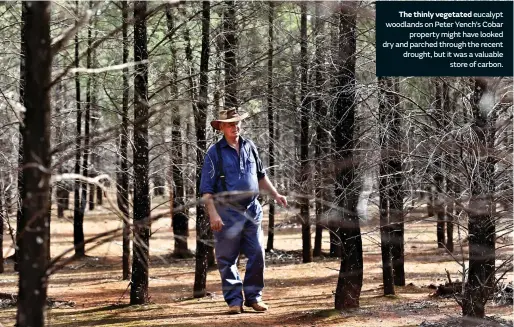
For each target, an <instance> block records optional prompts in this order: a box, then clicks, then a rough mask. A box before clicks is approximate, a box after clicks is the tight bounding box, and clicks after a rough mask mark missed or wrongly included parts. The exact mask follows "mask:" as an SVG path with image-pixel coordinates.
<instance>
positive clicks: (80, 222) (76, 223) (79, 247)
mask: <svg viewBox="0 0 514 327" xmlns="http://www.w3.org/2000/svg"><path fill="white" fill-rule="evenodd" d="M75 8H76V9H75V11H76V15H77V17H78V15H79V2H78V1H75ZM79 31H80V29H79V30H77V33H76V34H75V67H76V68H78V67H79V65H80V62H79ZM75 92H76V102H77V125H76V131H77V134H76V135H75V171H74V172H75V174H77V175H78V174H80V158H81V156H82V151H81V149H82V141H81V134H82V108H81V106H82V103H81V100H80V75H79V73H78V72H76V73H75ZM81 185H82V182H81V181H80V180H76V181H75V188H74V205H73V244H74V246H75V256H76V257H83V256H84V255H85V253H86V252H85V247H84V211H83V210H82V203H81V199H80V191H81Z"/></svg>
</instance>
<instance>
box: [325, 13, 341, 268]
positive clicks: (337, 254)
mask: <svg viewBox="0 0 514 327" xmlns="http://www.w3.org/2000/svg"><path fill="white" fill-rule="evenodd" d="M339 15H340V13H339V12H337V11H335V12H334V13H332V15H331V24H330V25H329V26H330V27H331V28H330V41H331V42H330V43H331V47H330V48H331V52H330V53H331V56H332V58H337V57H338V55H339V42H340V40H339ZM334 75H335V74H334ZM330 76H333V75H332V74H331V75H330ZM330 86H331V87H332V89H333V90H336V89H337V88H338V87H339V81H338V79H337V77H335V76H334V77H332V81H331V83H330ZM338 119H340V117H337V114H336V113H332V115H331V123H330V124H329V126H332V125H333V124H334V123H333V122H335V121H337V120H338ZM330 145H331V149H330V151H331V153H330V158H331V159H332V160H331V161H332V162H331V163H329V166H330V171H331V174H332V175H334V177H335V176H336V175H337V169H336V166H337V164H336V162H337V161H338V158H337V150H335V149H334V148H335V142H331V144H329V146H330ZM339 227H340V222H339V219H338V218H337V217H336V216H335V215H334V216H333V217H330V219H329V220H328V229H329V231H330V234H329V235H330V257H331V258H341V256H342V244H341V239H340V237H339Z"/></svg>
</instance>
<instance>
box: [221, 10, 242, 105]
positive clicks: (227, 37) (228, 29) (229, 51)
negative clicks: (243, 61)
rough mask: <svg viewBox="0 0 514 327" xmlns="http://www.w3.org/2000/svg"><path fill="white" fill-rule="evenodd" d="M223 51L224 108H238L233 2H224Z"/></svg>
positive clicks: (234, 11)
mask: <svg viewBox="0 0 514 327" xmlns="http://www.w3.org/2000/svg"><path fill="white" fill-rule="evenodd" d="M223 35H224V39H223V41H224V42H223V51H224V53H225V107H226V108H236V109H237V108H238V98H237V63H236V51H237V42H238V41H237V38H236V7H235V4H234V1H225V11H224V12H223Z"/></svg>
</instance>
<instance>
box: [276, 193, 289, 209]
mask: <svg viewBox="0 0 514 327" xmlns="http://www.w3.org/2000/svg"><path fill="white" fill-rule="evenodd" d="M275 201H276V202H277V203H278V205H279V206H281V207H282V208H285V207H287V199H286V197H285V196H283V195H282V194H277V195H276V196H275Z"/></svg>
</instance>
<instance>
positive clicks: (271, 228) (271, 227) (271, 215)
mask: <svg viewBox="0 0 514 327" xmlns="http://www.w3.org/2000/svg"><path fill="white" fill-rule="evenodd" d="M268 6H269V9H268V10H269V11H268V93H267V101H268V133H269V141H268V152H269V167H270V168H269V169H268V174H269V178H270V180H273V178H274V177H275V168H274V167H273V166H275V142H276V141H275V125H274V123H275V119H274V117H273V116H274V115H273V42H274V35H273V32H274V31H273V24H274V22H273V19H274V16H275V9H274V7H275V4H274V3H273V2H272V1H269V2H268ZM274 239H275V202H274V201H273V200H270V203H269V211H268V241H267V244H266V251H270V250H272V249H273V241H274Z"/></svg>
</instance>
